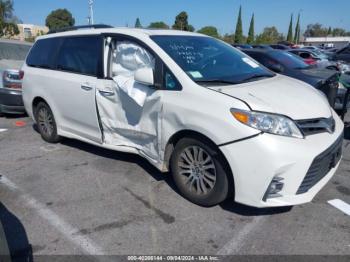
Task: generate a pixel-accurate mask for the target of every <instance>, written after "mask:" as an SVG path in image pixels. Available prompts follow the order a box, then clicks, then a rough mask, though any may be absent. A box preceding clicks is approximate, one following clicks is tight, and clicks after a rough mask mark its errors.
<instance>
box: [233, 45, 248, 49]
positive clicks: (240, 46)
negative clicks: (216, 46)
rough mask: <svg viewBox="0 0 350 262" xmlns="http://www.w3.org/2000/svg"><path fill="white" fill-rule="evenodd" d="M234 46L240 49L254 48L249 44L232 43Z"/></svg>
mask: <svg viewBox="0 0 350 262" xmlns="http://www.w3.org/2000/svg"><path fill="white" fill-rule="evenodd" d="M232 46H233V47H236V48H238V49H252V48H253V47H252V46H251V45H248V44H232Z"/></svg>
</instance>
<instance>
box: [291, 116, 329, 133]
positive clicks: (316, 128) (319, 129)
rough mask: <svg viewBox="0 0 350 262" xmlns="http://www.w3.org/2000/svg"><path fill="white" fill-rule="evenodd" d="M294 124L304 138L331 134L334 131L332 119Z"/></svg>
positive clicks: (301, 121)
mask: <svg viewBox="0 0 350 262" xmlns="http://www.w3.org/2000/svg"><path fill="white" fill-rule="evenodd" d="M296 123H297V125H298V127H299V128H300V130H301V131H302V132H303V134H304V135H305V136H309V135H315V134H319V133H325V132H328V133H333V132H334V130H335V120H334V118H333V117H330V118H317V119H308V120H299V121H296Z"/></svg>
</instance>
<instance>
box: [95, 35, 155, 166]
mask: <svg viewBox="0 0 350 262" xmlns="http://www.w3.org/2000/svg"><path fill="white" fill-rule="evenodd" d="M112 61H113V64H112V72H113V80H106V81H104V82H101V86H100V87H97V92H96V102H97V107H98V111H99V115H100V122H101V125H102V129H103V134H104V143H106V144H108V145H114V146H128V147H133V148H136V149H138V150H139V151H140V152H141V153H143V154H145V155H146V156H147V157H149V158H151V159H153V160H154V161H159V145H160V143H159V141H160V130H161V128H160V127H161V115H162V114H161V111H162V101H161V92H159V91H156V90H154V89H152V88H150V87H147V86H144V85H142V84H139V83H136V82H135V81H134V72H135V71H136V70H137V69H139V68H143V67H151V68H153V69H154V59H153V60H152V58H151V56H150V54H148V52H147V51H146V50H144V49H143V48H142V47H140V46H138V45H136V44H134V43H131V42H128V41H122V42H117V44H116V49H115V53H114V55H113V59H112Z"/></svg>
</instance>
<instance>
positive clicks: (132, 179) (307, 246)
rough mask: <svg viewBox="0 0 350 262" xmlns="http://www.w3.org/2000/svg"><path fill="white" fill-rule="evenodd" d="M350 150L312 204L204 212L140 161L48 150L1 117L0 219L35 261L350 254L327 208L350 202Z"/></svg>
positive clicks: (339, 223)
mask: <svg viewBox="0 0 350 262" xmlns="http://www.w3.org/2000/svg"><path fill="white" fill-rule="evenodd" d="M346 135H347V134H346ZM349 144H350V141H348V140H345V142H344V157H343V160H342V162H341V165H340V168H339V170H338V171H337V173H336V175H335V177H334V178H333V179H332V180H331V181H330V182H329V183H328V185H327V186H326V187H325V188H324V189H323V190H322V191H321V192H320V193H319V194H318V195H317V197H316V198H315V199H314V201H313V202H312V203H309V204H306V205H302V206H296V207H293V208H274V209H261V210H260V209H255V208H250V207H246V206H242V205H239V204H235V203H234V202H233V201H232V200H228V201H226V202H225V203H224V204H222V205H221V206H216V207H213V208H202V207H199V206H196V205H193V204H191V203H190V202H188V201H186V200H185V199H183V198H182V197H181V196H180V195H179V194H178V193H177V192H176V189H175V186H174V185H173V183H172V180H171V177H170V175H168V174H165V175H164V174H161V173H160V172H159V171H157V170H156V169H155V168H153V167H152V166H151V165H150V164H148V162H146V161H145V160H143V159H142V158H140V157H138V156H134V155H130V154H124V153H118V152H113V151H109V150H105V149H100V148H97V147H95V146H91V145H88V144H85V143H82V142H78V141H73V140H68V139H65V140H63V141H62V142H61V143H59V144H57V145H51V144H47V143H46V142H44V141H43V140H42V139H41V137H40V135H39V134H38V133H37V132H36V131H35V128H34V126H33V122H32V121H31V120H30V119H29V118H27V117H1V118H0V173H1V175H2V178H1V180H0V199H1V205H0V218H1V222H2V226H3V230H4V232H5V235H6V238H7V242H8V246H9V249H10V250H11V251H12V252H13V251H21V250H22V251H25V250H27V249H28V248H30V247H31V248H32V250H33V254H34V255H52V254H64V255H79V254H113V255H123V254H142V255H146V254H192V255H195V254H212V255H215V254H220V255H225V254H249V255H253V254H285V255H290V254H312V255H326V254H327V255H343V254H347V255H350V217H349V216H348V215H346V214H345V213H343V212H342V211H340V210H338V209H336V208H335V207H333V206H331V205H330V204H328V203H327V202H328V201H329V200H333V199H340V200H343V201H345V202H347V203H350V179H349V173H350V147H348V145H349Z"/></svg>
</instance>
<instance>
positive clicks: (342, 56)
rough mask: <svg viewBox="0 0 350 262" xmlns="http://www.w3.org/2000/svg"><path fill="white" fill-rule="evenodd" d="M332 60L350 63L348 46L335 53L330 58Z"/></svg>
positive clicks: (349, 46)
mask: <svg viewBox="0 0 350 262" xmlns="http://www.w3.org/2000/svg"><path fill="white" fill-rule="evenodd" d="M331 59H332V60H335V61H339V60H340V61H345V62H347V63H350V44H349V45H348V46H346V47H344V48H343V49H340V50H338V51H336V52H335V53H334V54H333V56H332V57H331Z"/></svg>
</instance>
